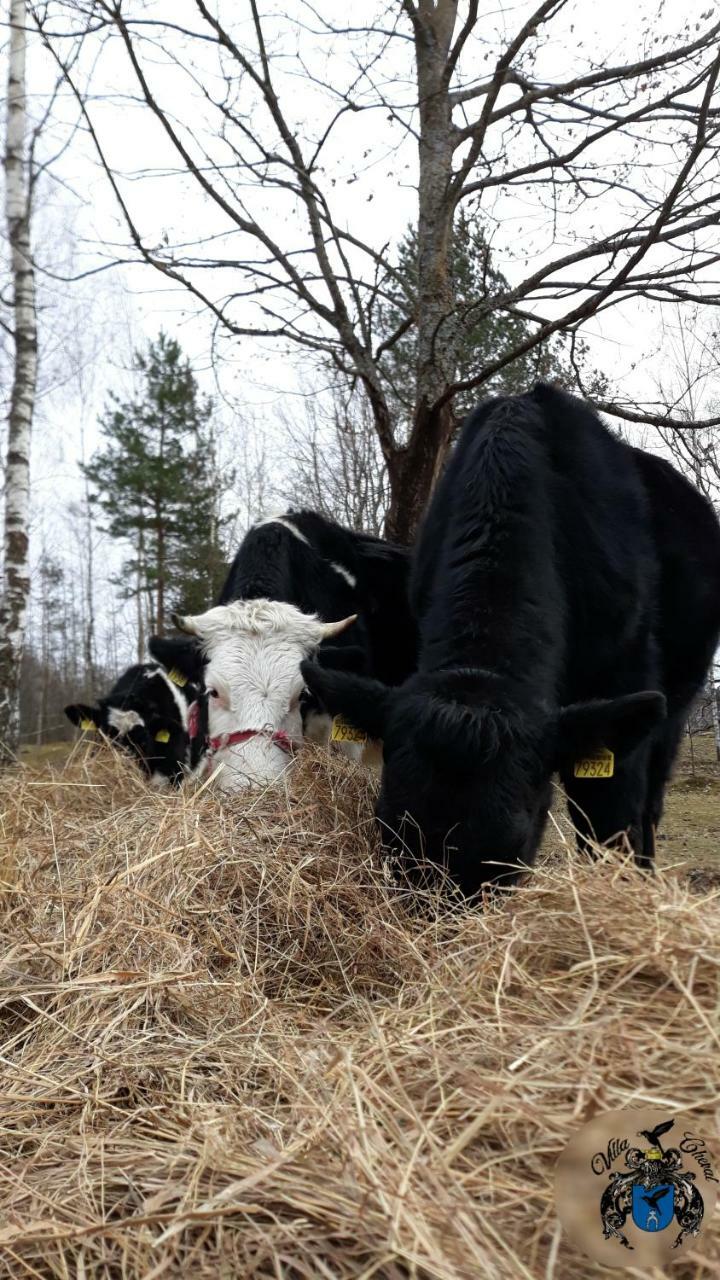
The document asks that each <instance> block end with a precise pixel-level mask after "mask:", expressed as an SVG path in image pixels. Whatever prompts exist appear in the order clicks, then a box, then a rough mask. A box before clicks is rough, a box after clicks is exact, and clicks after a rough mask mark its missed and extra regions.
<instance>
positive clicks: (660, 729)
mask: <svg viewBox="0 0 720 1280" xmlns="http://www.w3.org/2000/svg"><path fill="white" fill-rule="evenodd" d="M670 511H672V514H671V515H670V514H669V512H670ZM663 522H666V523H665V524H664V526H663ZM411 601H412V603H413V606H414V609H415V611H416V615H417V617H418V621H419V626H420V659H419V669H418V672H417V674H416V675H414V676H411V677H410V678H409V679H408V680H407V681H406V682H405V683H404V684H403V686H402V687H401V688H400V689H399V690H392V689H387V688H383V687H382V686H381V685H379V684H378V683H377V682H368V681H367V680H364V679H363V678H362V677H360V676H357V675H347V674H343V673H339V672H322V671H318V670H317V669H313V668H312V667H311V665H310V664H305V665H304V667H303V673H304V677H305V679H306V681H307V683H308V685H309V686H310V687H311V688H312V689H313V690H314V691H315V692H316V694H317V695H318V696H319V697H320V698H321V699H322V700H323V702H324V703H325V705H326V706H327V707H328V708H329V710H331V711H332V712H333V713H337V712H342V713H343V714H345V715H346V716H347V717H348V719H350V720H351V721H352V722H353V723H354V724H356V725H357V726H358V727H359V728H364V729H366V731H367V732H370V733H372V734H374V735H378V736H382V737H383V738H384V756H385V768H384V772H383V782H382V789H381V794H380V798H379V801H378V806H377V815H378V819H379V820H380V822H381V824H382V825H383V827H384V831H385V840H386V842H387V843H388V844H391V845H394V846H395V847H396V848H397V847H398V838H399V839H400V841H401V844H400V852H401V857H403V858H404V859H405V860H406V861H407V862H408V864H409V865H415V866H417V864H418V862H419V861H420V860H421V859H422V858H423V857H426V858H427V859H428V862H429V864H430V866H431V867H432V866H433V865H434V864H438V863H439V864H443V865H444V866H446V867H447V869H448V870H449V871H450V873H451V875H452V876H453V877H454V878H455V880H456V881H457V883H458V885H459V886H460V888H461V890H462V891H463V893H465V894H466V895H472V894H474V893H476V892H477V891H478V890H479V889H480V888H481V887H482V885H483V883H485V882H486V881H489V880H493V881H501V882H504V883H509V882H511V881H512V880H513V879H514V878H515V877H516V876H517V874H518V871H519V870H520V869H522V868H523V867H524V866H527V865H529V864H531V863H532V861H533V858H534V856H535V853H536V850H537V847H538V844H539V841H540V838H541V835H542V830H543V826H544V822H545V818H546V813H547V807H548V801H549V789H550V780H551V776H552V773H553V771H554V770H555V769H559V770H560V772H561V776H562V778H563V782H564V783H565V786H566V789H567V792H568V796H569V800H570V803H571V806H572V809H573V817H574V818H575V820H576V821H578V809H579V808H582V809H583V811H584V813H585V814H586V818H585V819H584V820H582V821H581V823H580V825H581V831H582V832H583V833H584V834H585V835H587V834H588V833H589V830H590V829H592V831H593V832H594V834H595V836H596V837H597V838H598V839H599V840H600V841H606V842H609V841H611V840H613V838H616V839H617V838H619V837H620V836H621V833H625V832H626V833H627V834H628V836H629V838H630V840H631V842H632V845H633V847H634V849H635V853H636V857H637V859H638V861H639V862H640V863H641V864H642V865H648V864H649V863H650V862H651V860H652V853H653V847H652V826H653V823H654V822H655V821H656V820H657V817H658V816H659V812H660V808H661V804H662V792H663V789H664V785H665V781H666V779H667V774H668V771H669V768H670V765H671V763H672V758H673V756H674V752H675V749H676V747H677V741H678V738H679V733H680V732H681V727H682V723H683V721H684V717H685V715H686V714H687V710H688V706H689V703H690V701H691V700H692V697H693V696H694V694H695V693H696V692H697V690H698V688H699V687H700V685H701V684H702V681H703V679H704V676H705V673H706V671H707V666H708V663H709V660H710V656H711V654H712V652H713V650H714V647H715V644H716V642H717V636H718V631H719V630H720V530H719V529H718V524H717V521H716V519H715V517H714V515H713V513H712V510H711V509H710V508H709V505H708V504H707V503H706V502H705V500H704V499H703V498H701V497H700V496H699V495H698V494H697V493H696V492H695V490H694V489H693V488H692V486H690V485H688V484H687V482H686V481H684V480H682V478H681V477H679V476H678V475H677V473H676V472H674V470H673V468H672V467H669V466H668V464H666V463H658V462H657V460H655V459H649V458H648V457H647V455H644V454H641V453H640V452H639V451H637V450H633V449H631V448H630V447H629V446H627V445H626V444H624V443H623V442H621V441H619V440H617V439H616V438H615V437H614V436H613V435H612V434H611V433H610V432H609V431H608V430H607V429H606V428H605V427H604V426H603V424H602V423H601V422H600V420H599V419H598V418H597V416H596V415H595V414H594V413H593V411H592V410H591V409H590V408H589V407H588V406H587V405H584V404H582V403H581V402H579V401H577V400H575V399H573V398H571V397H569V396H567V395H565V394H563V393H562V392H560V391H557V390H555V389H553V388H550V387H546V386H543V385H539V386H538V387H536V388H535V389H534V391H533V392H532V393H530V394H529V395H525V396H517V397H509V398H506V399H495V400H489V401H487V402H486V403H484V404H482V405H481V406H480V407H479V408H478V409H477V410H476V411H475V413H473V414H472V415H471V416H470V418H469V419H468V420H467V422H466V424H465V426H464V428H463V431H462V433H461V436H460V438H459V440H458V444H457V446H456V448H455V450H454V453H453V455H452V456H451V458H450V461H449V463H448V466H447V468H446V471H445V474H444V476H443V477H442V480H441V482H440V484H439V485H438V488H437V490H436V493H435V495H434V497H433V500H432V502H431V505H430V508H429V510H428V513H427V516H426V519H425V522H424V526H423V528H422V530H421V533H420V537H419V540H418V546H417V548H416V554H415V561H414V567H413V574H412V581H411ZM681 611H682V612H681ZM664 695H666V697H667V702H668V712H669V714H668V719H667V720H665V719H664V713H665V705H666V704H665V696H664ZM599 746H604V747H607V748H609V749H611V750H612V751H613V752H614V753H615V773H614V776H613V778H611V779H593V780H583V779H575V778H574V777H573V764H574V761H575V760H576V759H577V758H578V756H581V755H583V754H588V753H590V752H592V751H593V750H594V749H596V748H597V747H599ZM583 822H584V826H583Z"/></svg>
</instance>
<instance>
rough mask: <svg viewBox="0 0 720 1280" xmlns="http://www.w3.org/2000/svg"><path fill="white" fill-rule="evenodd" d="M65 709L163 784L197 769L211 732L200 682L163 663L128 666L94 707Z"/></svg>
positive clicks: (74, 705)
mask: <svg viewBox="0 0 720 1280" xmlns="http://www.w3.org/2000/svg"><path fill="white" fill-rule="evenodd" d="M65 714H66V716H67V717H68V719H69V720H70V721H71V722H72V724H74V725H77V727H78V728H80V729H84V730H95V731H98V732H99V733H102V734H104V736H105V737H106V738H109V739H110V741H111V742H112V743H113V744H114V745H115V746H117V747H120V748H121V749H123V750H125V751H127V752H128V753H129V754H130V755H132V756H133V757H134V758H135V759H136V760H137V762H138V764H139V765H140V768H141V769H142V770H143V772H144V773H145V774H147V776H148V778H149V779H150V782H151V784H152V785H153V786H156V787H159V788H162V787H167V786H171V785H172V786H178V785H179V784H180V782H182V780H183V778H184V777H186V776H187V774H188V773H190V772H192V770H193V769H194V768H195V767H196V766H197V764H198V761H199V758H200V754H201V750H202V746H203V744H204V739H205V733H206V712H205V699H204V696H203V693H202V690H201V688H200V686H199V684H196V683H193V682H191V681H190V680H188V679H187V677H186V676H185V675H183V674H182V672H180V671H179V670H177V669H173V668H171V669H170V670H169V671H167V670H165V668H164V667H163V666H161V665H160V663H158V662H141V663H137V664H135V665H134V666H132V667H128V668H127V670H126V671H124V672H123V674H122V675H121V676H120V677H119V679H118V680H117V681H116V682H115V684H114V685H113V687H112V689H110V691H109V693H107V694H105V696H104V697H102V698H100V699H99V700H98V701H97V703H95V704H94V705H93V706H90V705H88V704H86V703H82V702H75V703H71V704H70V705H69V706H67V707H66V708H65Z"/></svg>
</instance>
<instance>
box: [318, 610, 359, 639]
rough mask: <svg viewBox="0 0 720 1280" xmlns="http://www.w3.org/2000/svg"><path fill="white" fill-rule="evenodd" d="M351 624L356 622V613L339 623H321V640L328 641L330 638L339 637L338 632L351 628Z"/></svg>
mask: <svg viewBox="0 0 720 1280" xmlns="http://www.w3.org/2000/svg"><path fill="white" fill-rule="evenodd" d="M353 622H357V614H356V613H351V614H350V617H349V618H343V619H342V621H341V622H321V623H320V628H321V631H322V638H323V640H329V639H330V637H331V636H339V635H340V632H341V631H345V630H347V628H348V627H351V626H352V624H353Z"/></svg>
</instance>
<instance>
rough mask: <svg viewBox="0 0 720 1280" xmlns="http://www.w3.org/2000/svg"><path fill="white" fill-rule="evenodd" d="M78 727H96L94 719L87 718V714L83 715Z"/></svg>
mask: <svg viewBox="0 0 720 1280" xmlns="http://www.w3.org/2000/svg"><path fill="white" fill-rule="evenodd" d="M80 728H81V729H97V725H96V723H95V721H94V720H89V719H88V717H87V716H83V718H82V720H81V721H80Z"/></svg>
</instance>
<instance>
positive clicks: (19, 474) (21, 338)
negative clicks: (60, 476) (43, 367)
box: [0, 0, 37, 762]
mask: <svg viewBox="0 0 720 1280" xmlns="http://www.w3.org/2000/svg"><path fill="white" fill-rule="evenodd" d="M27 22H28V19H27V13H26V7H25V0H11V3H10V57H9V63H8V97H7V130H6V140H5V218H6V222H7V232H8V241H9V244H10V258H11V270H12V288H13V342H14V361H13V378H12V391H11V398H10V412H9V414H8V439H7V466H6V473H5V528H4V563H5V574H4V578H5V581H4V592H3V600H2V605H1V606H0V760H4V761H6V762H7V761H8V760H11V759H12V758H13V757H14V755H15V754H16V752H17V748H18V745H19V733H20V668H21V663H22V654H23V646H24V643H25V624H26V618H27V606H28V597H29V594H30V569H29V537H28V534H29V522H30V440H31V434H32V420H33V410H34V407H35V388H36V382H37V328H36V318H35V271H34V267H33V262H32V256H31V244H30V212H31V186H30V176H29V173H28V168H27V164H26V161H25V143H26V138H27V130H28V123H27V103H26V90H25V55H26V44H27Z"/></svg>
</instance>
